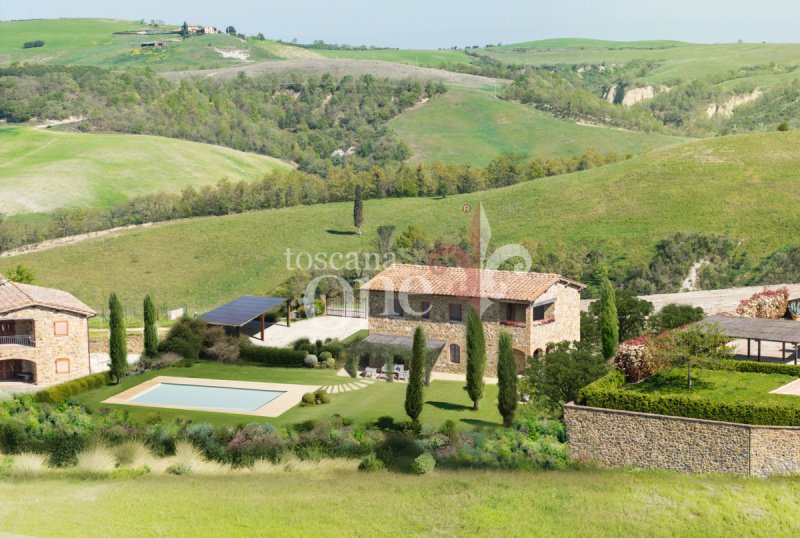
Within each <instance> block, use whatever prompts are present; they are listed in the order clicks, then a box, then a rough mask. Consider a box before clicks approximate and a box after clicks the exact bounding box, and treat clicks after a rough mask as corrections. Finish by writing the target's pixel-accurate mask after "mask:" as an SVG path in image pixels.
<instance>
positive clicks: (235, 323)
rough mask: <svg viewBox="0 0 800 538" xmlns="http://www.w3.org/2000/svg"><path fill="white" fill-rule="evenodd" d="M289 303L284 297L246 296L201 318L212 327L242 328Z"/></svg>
mask: <svg viewBox="0 0 800 538" xmlns="http://www.w3.org/2000/svg"><path fill="white" fill-rule="evenodd" d="M286 301H288V299H284V298H282V297H258V296H256V295H245V296H243V297H239V298H238V299H235V300H233V301H231V302H229V303H227V304H224V305H222V306H220V307H219V308H215V309H214V310H212V311H211V312H206V313H205V314H203V315H202V316H201V317H202V318H203V321H205V322H206V323H209V324H211V325H226V326H228V327H241V326H242V325H246V324H247V323H249V322H250V321H253V320H254V319H256V318H257V317H259V316H260V315H261V314H263V313H264V312H268V311H269V310H272V309H273V308H275V307H276V306H279V305H281V304H283V303H285V302H286Z"/></svg>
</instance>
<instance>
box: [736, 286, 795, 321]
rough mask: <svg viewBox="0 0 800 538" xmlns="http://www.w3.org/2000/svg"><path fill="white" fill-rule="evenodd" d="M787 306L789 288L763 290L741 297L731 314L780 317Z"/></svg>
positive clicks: (752, 316)
mask: <svg viewBox="0 0 800 538" xmlns="http://www.w3.org/2000/svg"><path fill="white" fill-rule="evenodd" d="M788 307H789V290H788V288H786V287H783V288H780V289H777V290H764V291H760V292H758V293H754V294H753V295H752V296H751V297H750V298H749V299H743V300H742V302H740V303H739V306H738V307H736V310H735V312H734V313H733V314H732V315H734V316H737V317H741V318H764V319H781V318H782V317H784V316H785V315H786V310H787V309H788Z"/></svg>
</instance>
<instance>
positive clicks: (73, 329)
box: [0, 275, 96, 387]
mask: <svg viewBox="0 0 800 538" xmlns="http://www.w3.org/2000/svg"><path fill="white" fill-rule="evenodd" d="M95 315H96V312H95V311H94V310H92V309H91V308H89V307H88V306H86V305H85V304H83V303H82V302H80V301H79V300H78V299H76V298H75V297H73V296H72V295H71V294H69V293H67V292H65V291H61V290H54V289H50V288H42V287H39V286H31V285H28V284H17V283H14V282H11V281H9V280H7V279H4V278H3V277H2V275H0V382H11V381H13V382H26V383H32V384H35V385H38V386H40V387H47V386H50V385H56V384H58V383H64V382H65V381H69V380H71V379H76V378H79V377H83V376H87V375H89V374H91V373H92V372H91V363H90V360H89V327H88V319H89V318H90V317H93V316H95Z"/></svg>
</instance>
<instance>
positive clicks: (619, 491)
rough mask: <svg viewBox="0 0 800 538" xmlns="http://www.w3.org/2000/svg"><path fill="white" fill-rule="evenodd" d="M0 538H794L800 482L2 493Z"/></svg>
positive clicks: (359, 476) (113, 486) (32, 484)
mask: <svg viewBox="0 0 800 538" xmlns="http://www.w3.org/2000/svg"><path fill="white" fill-rule="evenodd" d="M0 506H2V508H0V514H2V522H3V523H2V527H3V531H5V532H9V533H12V534H19V535H26V536H27V535H32V536H41V537H50V536H53V537H56V536H58V537H72V536H76V537H78V536H86V534H87V532H91V531H92V529H94V530H95V531H96V532H102V535H103V536H107V537H114V536H133V535H136V536H209V537H212V536H213V537H216V536H265V535H269V536H344V535H347V536H364V537H368V536H431V535H437V536H481V537H486V536H504V537H517V536H520V537H522V536H525V537H528V536H542V537H551V536H575V537H584V536H591V537H603V536H609V537H618V536H648V537H654V538H658V537H670V538H672V537H690V536H697V537H703V538H706V537H718V536H719V537H723V536H772V537H783V536H797V534H798V532H800V521H798V518H797V512H798V510H800V481H797V480H794V479H769V480H758V479H748V478H738V477H729V476H713V475H712V476H692V475H680V474H674V473H666V472H656V471H566V472H540V473H527V472H517V473H508V472H482V471H459V472H449V471H441V470H436V471H434V472H433V473H432V474H429V475H425V476H422V477H418V476H412V475H403V474H390V473H378V474H365V473H358V472H341V473H332V474H320V473H314V474H308V473H287V474H273V475H266V476H265V475H261V476H259V475H251V476H248V475H238V476H219V477H198V476H191V475H189V476H143V477H140V478H137V479H130V480H101V481H92V480H88V481H87V480H74V479H73V480H69V479H61V480H55V479H39V480H24V481H23V480H20V481H10V480H4V481H3V482H2V487H0Z"/></svg>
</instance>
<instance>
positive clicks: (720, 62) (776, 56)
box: [480, 39, 800, 84]
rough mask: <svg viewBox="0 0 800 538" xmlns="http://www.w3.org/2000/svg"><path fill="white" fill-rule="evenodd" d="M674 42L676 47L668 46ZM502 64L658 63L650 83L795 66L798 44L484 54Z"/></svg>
mask: <svg viewBox="0 0 800 538" xmlns="http://www.w3.org/2000/svg"><path fill="white" fill-rule="evenodd" d="M671 43H674V45H669V44H671ZM480 52H481V54H486V55H488V56H491V57H492V58H495V59H497V60H500V61H502V62H508V63H516V64H528V65H552V64H569V65H575V64H577V65H581V64H587V65H597V64H603V63H605V64H625V63H628V62H631V61H634V60H650V61H654V62H657V63H658V64H659V65H658V67H656V69H654V70H653V71H651V72H650V73H648V74H647V75H646V76H645V77H644V79H643V80H644V81H645V82H648V83H652V84H658V83H663V82H670V81H673V80H675V79H696V78H702V77H706V76H709V75H722V74H725V73H727V72H728V71H730V70H732V69H739V68H742V67H748V66H754V65H764V64H769V63H776V64H784V65H797V64H798V59H799V58H800V44H794V43H792V44H765V43H729V44H715V45H699V44H688V43H675V42H669V41H667V42H663V41H656V42H651V41H645V42H633V43H624V42H603V41H599V42H598V41H593V40H569V39H567V40H558V39H557V40H547V41H534V42H529V43H519V44H515V45H506V46H504V47H500V48H497V47H495V48H490V49H485V50H481V51H480Z"/></svg>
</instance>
